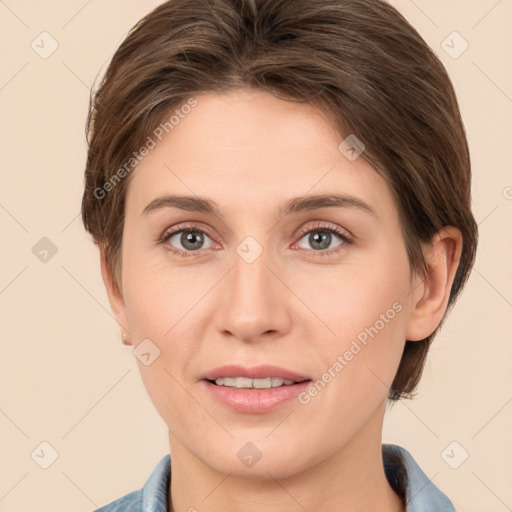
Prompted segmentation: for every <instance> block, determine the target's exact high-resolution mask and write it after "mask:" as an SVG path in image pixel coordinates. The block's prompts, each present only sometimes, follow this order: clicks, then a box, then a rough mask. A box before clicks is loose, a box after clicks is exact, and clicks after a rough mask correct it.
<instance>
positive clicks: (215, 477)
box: [168, 404, 405, 512]
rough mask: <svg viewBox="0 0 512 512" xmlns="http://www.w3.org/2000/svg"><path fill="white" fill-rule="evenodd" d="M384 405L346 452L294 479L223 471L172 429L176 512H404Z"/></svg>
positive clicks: (172, 506)
mask: <svg viewBox="0 0 512 512" xmlns="http://www.w3.org/2000/svg"><path fill="white" fill-rule="evenodd" d="M384 409H385V404H383V407H382V408H381V409H379V411H378V412H379V414H378V415H376V416H375V417H373V418H371V419H370V421H369V422H368V424H367V425H366V426H365V427H364V428H363V429H362V430H361V431H360V432H359V433H358V435H357V436H356V437H355V438H353V439H352V440H351V441H350V443H349V444H347V445H346V446H344V447H343V448H342V449H341V450H340V451H338V452H336V453H333V455H332V456H331V457H329V458H328V459H327V460H323V461H321V462H320V463H318V464H315V465H313V466H312V467H310V468H308V469H307V470H305V471H302V472H300V473H296V474H294V475H292V476H290V477H288V478H282V479H279V480H277V479H275V478H272V477H270V475H269V478H268V479H265V480H262V479H243V478H235V477H232V476H229V475H225V474H222V473H219V472H218V471H216V470H214V469H213V468H211V467H210V466H208V465H207V464H205V463H204V462H203V461H202V460H201V459H199V458H197V457H196V456H195V455H194V454H192V453H191V452H190V451H189V450H188V449H187V448H186V447H185V446H184V445H183V444H182V443H180V441H179V440H178V439H177V438H176V437H174V436H173V435H172V434H171V433H169V442H170V447H171V462H172V477H171V489H170V493H169V504H168V506H169V511H170V512H194V511H198V512H203V511H209V510H222V511H225V512H241V511H243V512H281V511H282V510H289V511H295V510H296V511H297V512H303V511H304V510H322V511H324V512H339V511H340V510H341V511H346V512H355V511H358V512H359V511H366V510H379V511H380V512H404V511H405V505H404V503H403V501H402V499H401V498H400V497H399V496H398V495H397V494H396V493H395V492H394V491H393V489H392V488H391V487H390V485H389V483H388V480H387V478H386V475H385V472H384V466H383V462H382V439H381V433H382V421H383V417H384Z"/></svg>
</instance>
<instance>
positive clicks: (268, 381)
mask: <svg viewBox="0 0 512 512" xmlns="http://www.w3.org/2000/svg"><path fill="white" fill-rule="evenodd" d="M207 380H208V382H210V383H211V384H215V385H216V386H226V387H228V388H235V389H270V388H280V387H281V386H293V385H294V384H299V382H305V380H309V379H305V380H301V381H295V380H289V379H283V378H280V377H267V378H264V379H250V378H249V377H219V378H218V379H215V380H210V379H207Z"/></svg>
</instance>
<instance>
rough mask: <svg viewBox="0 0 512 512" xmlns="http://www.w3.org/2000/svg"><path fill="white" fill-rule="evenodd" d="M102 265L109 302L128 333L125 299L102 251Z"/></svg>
mask: <svg viewBox="0 0 512 512" xmlns="http://www.w3.org/2000/svg"><path fill="white" fill-rule="evenodd" d="M100 262H101V263H100V265H101V276H102V277H103V283H104V284H105V288H106V290H107V295H108V300H109V302H110V307H111V308H112V312H113V313H114V316H115V318H116V321H117V323H118V324H119V326H120V327H121V329H123V330H124V331H125V332H126V333H129V332H130V331H129V330H128V317H127V314H126V307H125V305H124V298H123V294H122V292H121V290H120V289H119V286H118V285H117V284H116V283H115V281H114V279H113V277H112V272H111V271H110V264H109V260H108V258H107V256H106V254H105V251H104V250H100Z"/></svg>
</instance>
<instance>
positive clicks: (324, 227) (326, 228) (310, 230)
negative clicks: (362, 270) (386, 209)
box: [158, 222, 354, 257]
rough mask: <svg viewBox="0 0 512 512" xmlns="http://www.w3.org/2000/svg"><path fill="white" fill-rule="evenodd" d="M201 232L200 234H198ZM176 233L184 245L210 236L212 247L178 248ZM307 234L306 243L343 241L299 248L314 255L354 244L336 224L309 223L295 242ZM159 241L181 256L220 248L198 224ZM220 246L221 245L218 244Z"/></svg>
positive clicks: (170, 232) (169, 233)
mask: <svg viewBox="0 0 512 512" xmlns="http://www.w3.org/2000/svg"><path fill="white" fill-rule="evenodd" d="M198 234H199V236H197V235H198ZM314 234H323V235H326V234H327V235H328V236H327V237H325V236H322V237H320V240H318V239H315V238H312V235H314ZM176 235H181V236H179V237H177V241H178V243H179V244H181V245H182V246H183V243H190V244H192V245H194V244H195V245H197V242H198V243H199V244H201V243H203V242H204V241H205V238H209V239H210V240H211V244H210V247H207V248H203V247H201V248H197V249H195V248H192V249H190V248H189V249H188V250H187V248H186V247H184V248H183V249H180V248H176V247H175V246H173V245H172V244H171V240H172V239H173V238H175V237H176ZM184 235H186V237H188V238H184ZM190 235H196V236H195V237H194V236H192V237H191V236H190ZM306 235H309V238H307V239H306V243H309V244H311V243H313V244H314V243H318V242H319V243H320V244H321V245H325V242H326V241H327V242H328V245H329V246H330V245H331V243H332V242H333V241H335V239H336V238H337V239H339V240H340V242H341V243H339V244H338V245H336V246H335V247H334V248H331V249H326V248H320V249H315V248H312V249H304V248H299V249H298V250H304V251H305V252H306V253H308V254H311V255H312V256H314V257H327V256H330V255H332V254H334V253H339V252H341V251H342V250H344V249H345V248H346V246H349V245H351V244H353V243H354V242H353V237H352V235H351V234H349V233H348V232H347V231H346V230H342V229H341V228H339V227H338V226H336V225H332V224H327V223H325V222H324V223H317V224H316V225H313V226H311V225H309V226H307V227H305V228H303V229H302V230H301V231H300V232H299V234H298V235H297V236H298V237H299V238H298V241H297V242H295V243H294V245H295V244H297V243H298V242H300V241H301V240H303V239H304V238H305V236H306ZM333 235H334V238H333ZM158 243H159V244H162V245H164V246H165V247H166V249H167V250H168V251H170V252H171V253H173V254H175V255H177V256H181V257H194V256H195V257H198V256H200V255H204V253H205V252H210V251H212V250H218V249H216V248H213V247H212V246H215V242H213V239H212V237H211V236H210V234H209V232H208V231H207V230H206V229H204V228H202V227H200V226H198V225H193V224H187V225H183V224H179V225H177V226H175V227H174V228H172V229H171V230H167V231H165V232H164V234H163V235H162V236H161V237H160V238H159V239H158ZM218 247H220V246H218ZM294 250H297V249H294Z"/></svg>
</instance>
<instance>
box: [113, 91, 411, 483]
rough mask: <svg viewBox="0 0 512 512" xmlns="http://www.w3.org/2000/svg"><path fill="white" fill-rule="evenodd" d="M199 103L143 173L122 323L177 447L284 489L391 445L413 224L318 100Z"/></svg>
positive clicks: (131, 211)
mask: <svg viewBox="0 0 512 512" xmlns="http://www.w3.org/2000/svg"><path fill="white" fill-rule="evenodd" d="M195 99H196V101H197V104H196V105H195V107H194V108H191V109H187V111H190V112H189V113H188V114H187V115H184V116H183V117H182V118H180V120H179V123H178V124H176V125H175V126H174V128H173V129H172V130H171V131H169V133H165V132H164V134H163V136H162V137H161V140H160V141H159V140H158V139H156V138H155V137H153V138H155V140H156V141H157V144H156V146H155V147H154V148H153V149H151V150H150V151H149V153H148V155H147V156H146V157H145V158H144V159H143V160H142V161H141V162H140V163H139V165H138V167H137V168H136V169H135V170H134V171H133V175H132V176H131V181H130V184H129V187H128V192H127V197H126V218H125V224H124V232H123V245H122V290H123V299H122V305H121V307H120V308H119V309H118V312H117V314H118V315H119V317H120V320H121V321H122V322H125V323H124V325H125V326H126V327H127V329H128V330H129V332H130V336H131V339H132V341H133V344H134V347H135V349H136V353H141V354H146V355H145V356H143V357H141V358H140V360H139V359H137V364H138V366H139V369H140V372H141V375H142V379H143V381H144V385H145V386H146V389H147V391H148V393H149V396H150V397H151V400H152V401H153V403H154V405H155V407H156V408H157V410H158V412H159V414H160V415H161V417H162V418H163V419H164V421H165V422H166V424H167V425H168V427H169V438H170V443H171V452H172V451H173V450H175V451H176V453H177V452H182V453H187V454H189V455H191V456H192V457H194V458H195V459H197V460H198V461H200V462H201V463H204V464H206V465H207V466H209V467H211V468H213V469H215V470H218V471H221V472H224V473H229V472H231V474H232V475H233V476H236V475H239V476H244V477H247V478H268V473H267V472H270V473H271V474H272V475H273V476H274V477H276V478H279V477H280V478H283V477H286V476H290V475H292V474H295V473H298V472H300V471H303V470H307V469H308V468H311V467H313V466H314V465H316V464H318V463H320V462H322V461H325V460H327V459H328V458H330V457H331V456H333V455H334V454H336V453H342V452H343V451H344V450H347V449H349V447H350V446H351V445H352V444H353V443H355V442H356V440H357V439H361V438H362V436H366V437H368V436H380V428H381V422H382V416H383V411H384V407H385V403H386V397H387V392H388V388H389V386H390V385H391V382H392V380H393V377H394V375H395V373H396V370H397V368H398V364H399V361H400V356H401V354H402V351H403V347H404V343H405V339H406V335H407V328H408V323H409V322H410V318H409V312H410V309H411V307H410V306H411V295H410V292H411V289H412V286H413V283H412V281H411V270H410V266H409V262H408V258H407V254H406V250H405V245H404V240H403V237H402V232H401V227H400V219H399V216H398V212H397V209H396V206H395V204H394V201H393V198H392V195H391V191H390V190H389V188H388V186H387V184H386V183H385V181H384V179H383V178H381V177H380V176H379V175H378V174H377V172H376V171H375V170H374V169H373V168H372V167H371V166H370V165H369V164H368V163H367V162H366V161H365V160H364V159H363V158H362V157H359V158H356V159H355V160H353V159H349V158H347V156H346V154H345V153H344V152H342V151H341V150H340V149H339V145H340V143H341V142H342V140H343V138H342V137H340V135H339V134H337V133H336V132H335V131H334V129H333V128H332V127H331V126H330V125H329V124H328V122H327V121H326V120H325V118H324V117H323V116H322V115H321V114H320V113H319V112H318V111H317V110H315V109H313V108H312V107H310V106H307V105H304V104H298V103H292V102H286V101H282V100H279V99H276V98H275V97H274V96H272V95H270V94H268V93H266V92H249V91H242V90H241V91H237V92H234V93H230V94H229V95H215V94H202V95H198V96H196V97H195ZM171 196H177V197H178V198H179V197H181V198H183V197H184V196H187V197H189V198H190V199H187V200H184V199H182V200H181V202H180V201H179V200H178V199H176V198H174V199H172V198H171ZM316 196H336V197H331V198H330V199H329V198H327V197H323V199H322V198H321V197H320V198H319V197H316ZM200 200H201V201H200ZM208 206H209V207H211V208H209V207H208ZM158 351H159V354H158ZM155 355H157V357H156V358H155ZM223 367H224V368H223ZM270 367H272V368H270ZM237 376H238V377H244V378H242V379H239V380H238V381H236V380H225V381H224V385H223V384H222V382H223V381H217V382H218V383H217V384H216V383H214V379H216V378H224V377H227V378H233V379H234V378H235V377H237ZM272 378H274V380H272ZM252 379H256V380H252ZM283 379H286V382H283ZM289 381H293V382H295V383H294V384H290V383H289ZM269 383H270V384H269ZM225 384H228V385H227V386H226V385H225ZM233 385H238V386H252V387H255V386H256V388H257V389H252V388H243V387H242V388H241V389H236V388H235V387H232V386H233ZM268 385H271V386H272V385H274V387H271V388H268V389H267V388H265V387H266V386H268ZM251 457H252V458H251ZM258 458H259V460H257V459H258ZM254 460H257V463H254V462H251V461H254Z"/></svg>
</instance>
